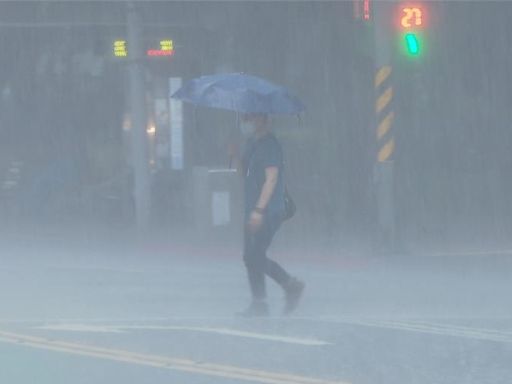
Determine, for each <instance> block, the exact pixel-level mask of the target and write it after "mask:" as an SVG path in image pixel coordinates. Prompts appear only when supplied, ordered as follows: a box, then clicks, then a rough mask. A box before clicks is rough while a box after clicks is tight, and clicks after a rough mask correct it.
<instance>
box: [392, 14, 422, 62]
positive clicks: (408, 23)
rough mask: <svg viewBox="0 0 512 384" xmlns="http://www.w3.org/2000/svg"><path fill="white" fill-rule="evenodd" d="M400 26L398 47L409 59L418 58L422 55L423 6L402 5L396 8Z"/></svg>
mask: <svg viewBox="0 0 512 384" xmlns="http://www.w3.org/2000/svg"><path fill="white" fill-rule="evenodd" d="M398 15H399V25H400V46H401V50H402V52H403V53H404V54H405V55H407V56H409V57H418V56H421V54H422V53H423V46H424V39H423V31H424V28H425V21H426V10H425V7H424V6H423V4H414V5H404V4H400V6H399V7H398Z"/></svg>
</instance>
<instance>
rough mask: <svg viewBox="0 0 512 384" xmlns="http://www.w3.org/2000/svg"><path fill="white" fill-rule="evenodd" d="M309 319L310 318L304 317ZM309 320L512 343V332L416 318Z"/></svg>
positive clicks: (311, 319) (310, 319)
mask: <svg viewBox="0 0 512 384" xmlns="http://www.w3.org/2000/svg"><path fill="white" fill-rule="evenodd" d="M302 319H303V320H308V318H302ZM309 321H318V322H328V323H336V324H350V325H358V326H365V327H373V328H386V329H394V330H401V331H410V332H417V333H428V334H434V335H444V336H453V337H463V338H468V339H475V340H483V341H494V342H500V343H512V333H511V332H508V331H500V330H493V329H482V328H472V327H464V326H456V325H451V324H432V323H428V322H424V321H414V320H398V321H397V320H382V319H375V318H366V319H364V318H348V317H347V318H316V319H315V318H309Z"/></svg>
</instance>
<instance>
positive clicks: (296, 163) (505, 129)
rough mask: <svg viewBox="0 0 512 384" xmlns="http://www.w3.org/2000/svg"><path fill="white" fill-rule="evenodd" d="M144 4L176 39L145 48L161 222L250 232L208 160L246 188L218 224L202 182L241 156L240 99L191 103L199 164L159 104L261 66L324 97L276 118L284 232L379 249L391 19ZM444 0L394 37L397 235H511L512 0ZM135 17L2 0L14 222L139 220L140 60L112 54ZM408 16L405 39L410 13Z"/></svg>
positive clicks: (86, 230) (3, 153) (150, 30)
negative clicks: (378, 97)
mask: <svg viewBox="0 0 512 384" xmlns="http://www.w3.org/2000/svg"><path fill="white" fill-rule="evenodd" d="M356 3H357V2H356ZM136 7H137V12H138V14H139V17H140V23H141V42H142V45H143V48H144V50H146V49H151V48H155V47H157V46H158V43H159V42H160V41H162V40H165V39H172V41H173V44H174V53H173V55H172V56H171V57H146V58H145V60H144V64H143V68H144V80H145V82H144V91H145V95H144V98H145V100H146V105H145V112H146V116H147V121H148V127H149V128H148V135H147V136H148V137H147V146H148V159H147V166H148V172H149V174H150V185H151V188H150V194H151V196H150V201H151V213H150V223H149V228H147V230H146V231H145V232H144V236H148V238H149V237H151V236H153V235H157V236H160V237H161V238H164V239H168V240H169V241H172V239H173V238H177V239H183V238H184V237H183V236H185V237H186V236H189V237H190V238H198V237H199V236H198V234H199V233H203V234H205V236H201V238H205V239H206V238H212V239H217V240H218V239H222V241H226V242H228V243H229V242H233V241H235V240H236V239H237V238H238V232H237V228H238V222H237V220H238V219H237V215H238V213H239V211H237V208H236V207H237V206H238V205H239V203H240V202H239V193H238V192H237V188H238V187H237V185H238V184H237V182H234V181H233V180H232V178H231V176H226V177H225V179H226V180H227V181H226V180H223V179H222V180H221V178H222V177H224V176H222V177H221V176H219V177H218V178H219V181H216V180H213V179H215V177H216V176H215V174H213V175H211V174H210V176H208V177H210V178H211V179H212V180H213V181H211V180H210V181H209V183H210V185H215V183H220V184H222V188H221V189H226V188H228V190H229V191H230V204H231V211H230V215H231V221H230V222H229V223H227V224H226V225H224V226H220V227H218V226H214V225H213V224H212V223H211V217H209V216H208V215H207V214H204V215H201V214H198V213H197V211H198V208H197V207H199V206H201V207H202V208H201V209H202V210H204V211H205V212H210V210H211V207H210V206H209V204H210V203H211V200H210V197H209V196H207V194H206V193H203V195H201V193H199V195H201V196H203V200H204V201H203V200H202V201H199V200H198V199H200V198H199V197H197V196H198V193H197V191H198V188H199V190H201V188H203V189H204V188H210V189H208V191H209V192H208V193H210V192H211V188H212V187H205V186H204V185H203V187H199V186H198V184H197V178H196V177H195V176H194V169H196V167H198V166H200V167H206V168H207V169H209V170H214V169H225V168H227V167H228V163H229V157H228V151H227V147H228V144H229V142H230V141H232V140H233V138H235V139H238V138H237V129H236V116H235V114H234V113H230V112H225V111H218V110H209V109H205V108H195V107H193V106H190V105H183V165H184V166H183V169H182V170H174V169H172V167H171V161H170V154H169V153H170V152H169V151H170V149H169V140H170V139H169V132H170V130H172V127H169V126H168V124H166V123H165V121H164V122H162V123H159V122H158V121H157V120H158V119H157V118H156V116H155V105H156V103H158V102H159V101H158V100H164V105H165V106H166V107H167V108H168V107H169V101H168V100H169V95H170V89H169V78H171V77H172V78H181V79H182V81H183V82H185V81H187V80H189V79H191V78H194V77H197V76H200V75H203V74H212V73H221V72H246V73H250V74H254V75H257V76H261V77H264V78H267V79H269V80H271V81H274V82H276V83H278V84H282V85H284V86H286V87H288V88H289V89H291V90H292V92H293V93H295V94H296V95H297V96H298V97H299V98H300V99H301V100H302V101H303V102H304V104H305V105H306V106H307V111H306V112H305V113H304V114H303V115H302V116H300V118H296V117H278V118H275V119H274V120H273V123H274V124H273V125H274V127H275V131H276V133H277V135H278V137H279V138H280V139H281V141H282V142H283V145H284V149H285V154H286V172H287V179H288V186H289V189H290V191H291V193H292V195H293V196H294V198H295V200H296V202H297V205H298V214H297V217H296V218H295V219H294V220H292V221H290V222H289V223H287V224H286V226H285V227H284V228H283V231H282V234H281V235H280V236H279V237H280V239H279V241H278V243H279V244H281V245H283V246H284V245H285V244H287V243H290V242H292V243H294V244H297V245H298V246H300V245H301V244H304V245H309V246H312V244H314V246H320V245H322V246H323V245H329V246H333V247H334V248H335V249H341V248H343V247H349V248H351V249H360V250H365V251H366V250H373V251H376V252H377V253H378V252H379V250H378V248H376V246H375V238H376V233H377V232H378V230H379V229H378V225H377V224H376V223H377V220H376V215H377V213H376V212H377V210H376V201H375V200H376V199H375V185H374V180H373V176H372V174H373V167H374V165H375V162H376V160H375V159H376V150H377V149H376V139H375V124H376V120H375V112H374V103H375V91H374V85H373V82H374V71H375V69H374V68H375V57H374V51H375V47H374V44H375V43H374V31H373V27H372V24H371V23H368V22H365V21H364V20H361V19H357V18H355V17H354V2H351V1H343V2H342V1H336V2H250V1H247V2H246V1H244V2H156V1H152V2H140V3H136ZM428 7H429V19H428V25H427V26H426V27H425V31H424V36H425V37H424V51H423V53H422V55H421V57H419V58H417V59H416V60H414V61H411V60H408V59H407V58H405V57H403V55H400V53H399V52H398V51H393V58H392V64H393V74H392V76H393V87H394V94H395V97H394V100H393V108H394V111H395V115H396V121H395V127H394V135H395V140H396V152H395V157H394V162H395V181H394V183H395V196H394V200H395V220H396V228H397V229H396V233H397V234H396V236H397V251H398V252H406V253H408V252H420V253H421V252H444V251H467V250H481V249H485V250H489V249H492V250H495V249H506V248H507V247H509V233H510V230H511V229H512V226H511V225H512V212H511V204H510V201H509V196H510V195H511V192H512V191H511V185H512V184H511V182H510V177H509V172H510V165H511V161H512V157H511V151H510V143H511V141H510V140H511V135H512V131H511V130H510V117H511V109H510V108H509V105H508V104H509V103H508V100H510V96H511V95H510V93H511V92H512V91H511V88H510V86H509V78H510V74H509V68H510V64H511V58H512V53H511V49H512V48H511V47H510V44H508V38H509V36H510V28H509V23H508V20H509V18H510V15H511V14H512V4H510V3H507V2H429V3H428ZM126 20H127V5H126V3H123V2H82V1H68V2H44V1H39V2H2V3H0V46H1V47H2V54H1V55H0V91H1V93H0V95H1V98H0V101H1V102H0V145H1V146H2V148H1V150H0V175H1V178H2V180H1V197H0V202H1V215H0V222H1V225H2V233H3V235H4V236H5V237H6V238H7V239H14V241H25V240H26V239H33V238H38V237H43V238H44V237H48V236H49V237H53V238H55V239H58V241H66V240H69V241H75V240H77V239H78V241H85V242H91V241H92V242H94V241H98V242H99V243H101V242H104V241H119V239H123V238H124V239H126V238H131V236H132V234H133V232H134V231H136V225H135V222H136V215H135V209H134V198H133V172H132V167H131V155H130V145H131V144H130V137H129V135H130V121H129V120H130V110H129V103H128V101H127V99H128V96H127V94H128V86H129V77H128V73H127V67H128V65H129V64H127V63H129V61H128V60H127V58H119V57H115V56H114V54H113V44H114V42H115V41H116V40H120V39H121V40H126V38H127V37H126V36H127V31H126ZM490 21H492V22H490ZM395 32H396V36H393V38H394V39H400V36H401V34H400V31H399V28H398V26H396V28H395ZM128 44H129V42H128ZM203 192H204V191H203ZM205 196H206V197H205ZM201 204H202V205H201ZM209 220H210V221H209ZM278 246H279V245H278ZM314 246H312V247H314ZM340 247H341V248H340Z"/></svg>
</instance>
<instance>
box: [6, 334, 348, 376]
mask: <svg viewBox="0 0 512 384" xmlns="http://www.w3.org/2000/svg"><path fill="white" fill-rule="evenodd" d="M0 342H5V343H10V344H17V345H22V346H27V347H31V348H37V349H45V350H49V351H55V352H64V353H67V354H73V355H81V356H88V357H95V358H100V359H105V360H113V361H118V362H124V363H129V364H137V365H145V366H150V367H157V368H164V369H171V370H176V371H183V372H190V373H197V374H203V375H209V376H218V377H224V378H230V379H239V380H245V381H253V382H258V383H266V384H349V383H347V382H343V381H330V380H323V379H315V378H309V377H303V376H296V375H292V374H285V373H274V372H267V371H261V370H256V369H248V368H239V367H235V366H230V365H220V364H211V363H201V362H197V361H193V360H187V359H178V358H171V357H166V356H157V355H147V354H140V353H135V352H130V351H123V350H117V349H109V348H101V347H95V346H90V345H85V344H78V343H70V342H65V341H57V340H48V339H45V338H42V337H36V336H30V335H22V334H17V333H11V332H3V331H0Z"/></svg>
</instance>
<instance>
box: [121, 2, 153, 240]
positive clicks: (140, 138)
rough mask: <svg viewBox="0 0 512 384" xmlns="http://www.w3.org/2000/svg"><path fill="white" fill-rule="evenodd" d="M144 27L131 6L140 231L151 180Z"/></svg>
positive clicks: (129, 28) (129, 27)
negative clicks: (143, 39) (142, 37)
mask: <svg viewBox="0 0 512 384" xmlns="http://www.w3.org/2000/svg"><path fill="white" fill-rule="evenodd" d="M141 34H142V30H141V24H140V20H139V15H138V11H137V8H136V6H135V4H133V3H131V2H130V3H128V4H127V35H128V39H127V40H128V44H129V45H128V55H129V57H130V61H129V63H128V81H129V84H128V85H129V109H130V115H131V157H132V169H133V175H134V186H133V188H134V189H133V195H134V200H135V214H136V221H137V228H138V229H139V230H140V231H143V230H145V229H147V228H148V226H149V214H150V204H151V201H150V196H151V193H150V179H149V164H148V138H147V133H146V124H147V119H146V98H145V86H144V62H143V58H144V56H143V47H142V43H141Z"/></svg>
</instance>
